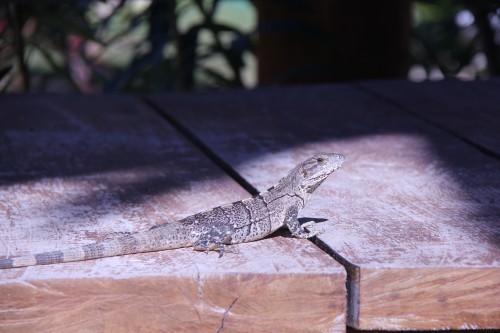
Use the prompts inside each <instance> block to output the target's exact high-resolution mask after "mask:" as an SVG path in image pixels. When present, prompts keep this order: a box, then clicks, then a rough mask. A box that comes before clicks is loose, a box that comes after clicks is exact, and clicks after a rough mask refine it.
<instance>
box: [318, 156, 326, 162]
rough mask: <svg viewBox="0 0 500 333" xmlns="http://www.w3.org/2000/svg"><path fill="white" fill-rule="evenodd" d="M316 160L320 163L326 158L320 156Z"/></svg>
mask: <svg viewBox="0 0 500 333" xmlns="http://www.w3.org/2000/svg"><path fill="white" fill-rule="evenodd" d="M316 161H317V162H318V163H323V162H324V161H325V159H324V158H323V157H318V158H317V159H316Z"/></svg>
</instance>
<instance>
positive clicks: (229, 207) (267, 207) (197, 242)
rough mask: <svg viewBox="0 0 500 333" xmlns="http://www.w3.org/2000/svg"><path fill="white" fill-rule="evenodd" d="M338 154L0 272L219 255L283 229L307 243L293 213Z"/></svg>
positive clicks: (4, 262) (0, 265)
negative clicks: (189, 251) (193, 253)
mask: <svg viewBox="0 0 500 333" xmlns="http://www.w3.org/2000/svg"><path fill="white" fill-rule="evenodd" d="M344 159H345V157H344V156H343V155H340V154H333V153H320V154H317V155H315V156H313V157H311V158H309V159H307V160H305V161H303V162H302V163H300V164H298V165H297V166H296V167H295V168H293V169H292V170H291V171H290V172H289V173H288V174H287V175H286V176H285V177H283V178H282V179H281V180H279V181H278V183H277V184H276V185H274V186H272V187H271V188H269V189H268V190H266V191H264V192H260V193H259V194H257V195H255V196H253V197H250V198H248V199H244V200H241V201H236V202H233V203H230V204H226V205H222V206H219V207H215V208H213V209H211V210H208V211H205V212H201V213H197V214H194V215H191V216H188V217H186V218H183V219H181V220H178V221H175V222H165V223H162V224H159V225H156V226H153V227H152V228H150V229H147V230H143V231H138V232H135V233H131V234H126V235H122V236H120V237H114V238H110V239H105V240H103V241H101V242H97V243H93V244H87V245H82V246H79V247H73V248H68V249H63V250H57V251H51V252H44V253H38V254H32V255H25V256H20V257H12V258H4V259H0V269H7V268H15V267H25V266H34V265H48V264H57V263H66V262H73V261H84V260H92V259H99V258H104V257H112V256H121V255H126V254H134V253H144V252H152V251H162V250H168V249H176V248H182V247H193V248H194V250H199V251H206V252H208V251H218V252H219V256H222V255H223V253H224V249H225V245H229V244H237V243H244V242H251V241H256V240H259V239H262V238H264V237H266V236H268V235H270V234H271V233H273V232H274V231H276V230H277V229H279V228H280V227H282V226H285V225H286V226H287V227H288V229H289V230H290V232H291V233H292V235H293V236H295V237H298V238H310V237H313V236H315V235H317V234H318V233H320V232H321V230H319V231H318V230H314V231H308V229H309V227H310V226H312V225H313V224H314V222H308V223H305V224H303V225H301V224H300V223H299V221H298V213H299V211H300V210H301V209H302V208H304V206H305V204H306V202H307V201H308V199H309V196H310V195H311V194H312V193H313V192H314V190H316V188H317V187H318V186H319V185H321V183H322V182H323V181H324V180H325V179H326V178H327V177H328V176H329V175H330V174H331V173H332V172H334V171H335V170H337V169H338V168H339V167H340V166H341V165H342V163H343V162H344Z"/></svg>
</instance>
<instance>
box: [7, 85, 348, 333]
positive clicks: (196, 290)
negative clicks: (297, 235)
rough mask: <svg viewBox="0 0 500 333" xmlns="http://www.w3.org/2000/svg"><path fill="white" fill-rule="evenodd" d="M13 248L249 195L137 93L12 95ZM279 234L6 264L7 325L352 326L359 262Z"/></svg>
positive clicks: (100, 234) (73, 240)
mask: <svg viewBox="0 0 500 333" xmlns="http://www.w3.org/2000/svg"><path fill="white" fill-rule="evenodd" d="M0 110H1V112H0V140H1V141H0V158H1V159H2V160H1V163H0V254H1V255H2V256H13V255H23V254H27V253H36V252H40V251H47V250H54V249H62V248H66V247H68V246H75V245H81V244H88V243H92V242H95V241H98V240H102V239H103V238H105V237H106V236H107V235H108V234H110V233H113V232H122V231H135V230H139V229H144V228H148V227H150V226H152V225H155V224H159V223H163V222H164V221H169V220H177V219H179V218H182V217H184V216H187V215H190V214H193V213H195V212H198V211H203V210H206V209H209V208H211V207H214V206H217V205H219V204H222V203H226V202H231V201H234V200H237V199H241V198H244V197H247V196H248V194H247V193H246V191H244V190H243V189H242V188H241V187H240V186H239V185H237V184H236V183H235V182H234V181H233V180H232V179H230V178H229V177H228V176H227V175H226V174H225V173H223V172H222V171H221V170H220V169H219V168H218V167H217V166H215V165H214V164H213V163H211V162H210V161H209V160H208V159H207V158H206V156H204V155H203V154H202V153H200V152H199V151H198V150H197V149H196V148H194V147H193V146H192V145H191V144H189V143H188V142H187V141H186V140H185V139H184V138H183V137H181V136H180V135H179V133H178V132H177V131H176V130H175V129H173V128H172V127H171V126H169V125H168V124H167V123H166V122H165V121H164V120H163V119H162V118H160V117H159V116H158V115H157V114H155V113H154V112H153V111H152V110H151V109H150V108H149V107H147V106H146V105H145V104H143V103H141V102H139V101H138V100H136V99H134V98H131V97H127V96H71V95H68V96H66V95H3V96H0ZM287 236H288V235H279V234H278V235H277V236H274V237H270V238H267V239H265V240H262V241H259V242H254V243H249V244H242V245H241V246H234V247H230V248H229V249H228V252H227V253H226V254H225V255H224V256H223V257H222V258H218V254H217V253H209V254H205V253H200V252H195V251H192V250H191V249H179V250H171V251H163V252H156V253H147V254H137V255H128V256H123V257H114V258H105V259H100V260H93V261H86V262H75V263H68V264H58V265H48V266H37V267H28V268H19V269H9V270H1V271H0V295H2V296H1V297H0V331H2V332H42V331H43V332H48V331H50V332H60V331H65V332H67V331H78V332H96V331H97V332H111V331H112V332H138V331H142V332H152V331H162V332H174V331H183V332H200V331H213V332H215V331H218V330H219V331H229V332H231V331H238V332H249V331H252V332H257V331H268V330H271V331H277V332H289V331H291V330H300V331H304V332H313V331H314V332H318V331H332V332H343V331H345V321H346V316H345V302H346V301H345V292H346V291H345V278H346V276H345V270H344V268H343V267H342V266H341V265H339V264H337V263H336V262H335V261H334V260H333V259H332V258H331V257H329V256H328V255H326V254H324V253H323V252H322V251H321V250H319V249H318V248H317V247H315V246H314V244H311V243H310V242H308V241H307V240H298V239H293V238H290V237H287Z"/></svg>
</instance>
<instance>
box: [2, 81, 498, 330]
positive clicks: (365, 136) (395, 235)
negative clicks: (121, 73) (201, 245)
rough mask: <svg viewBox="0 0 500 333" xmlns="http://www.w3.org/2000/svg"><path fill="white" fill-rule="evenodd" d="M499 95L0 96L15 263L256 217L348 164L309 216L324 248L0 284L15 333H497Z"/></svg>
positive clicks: (175, 258)
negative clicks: (137, 234) (250, 207)
mask: <svg viewBox="0 0 500 333" xmlns="http://www.w3.org/2000/svg"><path fill="white" fill-rule="evenodd" d="M498 82H499V81H498V80H491V81H483V82H473V83H464V82H454V81H443V82H437V83H430V82H427V83H420V84H415V83H409V82H403V81H383V82H356V83H353V84H337V85H324V86H303V87H280V88H266V89H257V90H254V91H229V92H218V93H217V92H209V93H185V94H161V95H152V96H146V97H143V98H139V97H131V96H125V95H102V96H74V95H73V96H72V95H2V96H0V140H1V141H0V207H1V209H0V226H1V228H0V255H4V256H14V255H22V254H27V253H33V252H40V251H46V250H52V249H62V248H66V247H68V246H75V245H79V244H88V243H92V242H94V241H98V240H102V239H103V238H105V237H106V236H107V235H108V234H110V233H113V232H122V231H135V230H139V229H144V228H148V227H150V226H152V225H155V224H159V223H162V222H164V221H169V220H176V219H179V218H182V217H184V216H187V215H190V214H192V213H195V212H199V211H202V210H205V209H209V208H211V207H214V206H217V205H219V204H221V203H226V202H231V201H234V200H238V199H241V198H244V197H246V196H249V192H250V193H253V192H254V191H255V189H256V190H264V189H266V188H267V187H269V186H270V185H272V184H274V183H275V182H276V181H277V180H278V178H279V177H281V176H282V175H284V174H285V173H286V172H287V171H288V170H289V169H290V168H291V167H293V166H294V165H295V164H296V163H297V162H299V161H301V160H302V159H304V158H307V157H309V156H311V155H312V154H314V153H315V152H319V151H328V152H340V153H344V154H345V155H347V160H346V162H345V164H344V167H343V168H342V169H340V170H338V171H337V172H335V174H333V175H332V176H330V178H329V179H328V180H327V181H326V182H325V183H324V184H323V185H322V186H321V187H320V188H319V189H318V190H317V191H316V193H315V194H314V195H313V197H312V198H311V202H310V203H309V205H308V207H307V208H306V210H305V211H303V214H302V216H304V217H309V218H316V219H318V220H319V221H322V222H320V226H321V228H323V229H325V230H326V231H325V233H324V234H322V235H321V236H319V237H318V238H317V239H316V241H315V242H316V244H313V243H312V242H310V241H308V240H299V239H295V238H292V237H290V234H289V233H288V232H287V231H282V232H281V231H280V232H279V233H278V234H277V235H273V236H271V237H269V238H267V239H265V240H262V241H258V242H254V243H248V244H242V245H238V246H234V247H232V248H231V249H230V250H229V251H228V252H229V253H227V254H226V255H224V256H223V257H222V258H220V259H219V258H218V256H217V254H216V253H209V254H208V255H207V254H205V253H199V252H195V251H192V250H191V249H179V250H172V251H163V252H157V253H148V254H138V255H129V256H123V257H116V258H106V259H100V260H94V261H87V262H78V263H68V264H60V265H49V266H39V267H29V268H20V269H11V270H4V271H0V295H1V297H0V310H1V311H0V331H2V332H20V331H23V332H39V331H44V330H45V331H68V330H71V331H89V332H94V331H123V332H139V331H144V332H146V331H164V332H169V331H179V330H181V329H182V330H183V331H193V332H200V331H210V332H212V331H214V332H217V331H218V332H258V331H273V332H291V331H298V332H342V331H344V330H345V325H346V324H348V325H350V326H351V327H354V328H357V329H380V330H403V329H417V330H419V329H420V330H424V329H450V328H451V329H477V328H498V327H500V301H499V297H498V295H500V263H499V261H500V186H499V185H500V161H499V158H500V135H499V134H498V129H499V128H500V96H499V94H498V93H497V92H498V91H499V89H500V85H499V84H498ZM346 286H347V289H346ZM346 296H347V297H346Z"/></svg>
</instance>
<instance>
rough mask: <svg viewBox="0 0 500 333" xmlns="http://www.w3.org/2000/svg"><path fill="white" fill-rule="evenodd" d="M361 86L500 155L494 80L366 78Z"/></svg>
mask: <svg viewBox="0 0 500 333" xmlns="http://www.w3.org/2000/svg"><path fill="white" fill-rule="evenodd" d="M360 86H361V87H363V88H365V89H368V90H369V91H372V92H374V93H376V94H379V95H380V96H382V97H383V98H385V99H387V100H388V101H390V102H393V103H396V104H398V105H400V106H401V107H402V108H403V109H405V110H407V111H409V112H412V113H413V114H415V115H417V116H419V117H422V118H424V119H426V120H428V121H430V122H431V123H433V124H435V125H436V126H439V127H442V128H444V129H446V130H448V131H450V132H451V133H453V134H455V135H457V136H458V137H460V138H464V139H465V140H469V141H470V142H472V143H473V144H476V145H478V146H480V147H482V148H484V149H485V150H487V151H491V152H493V153H494V154H496V155H497V157H499V156H500V131H499V130H498V129H499V128H500V93H499V90H500V87H499V86H498V84H495V83H494V81H491V82H489V81H474V82H464V81H456V80H445V81H438V82H432V81H430V82H429V81H428V82H421V83H415V82H409V81H394V80H392V81H389V80H388V81H366V82H361V83H360Z"/></svg>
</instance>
